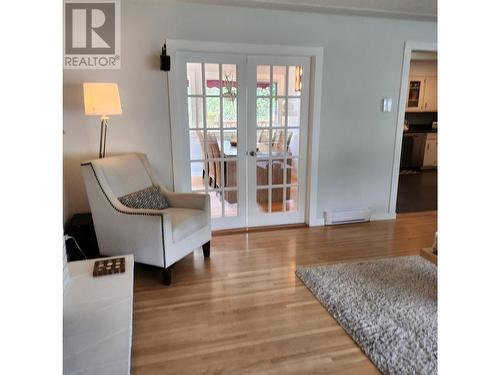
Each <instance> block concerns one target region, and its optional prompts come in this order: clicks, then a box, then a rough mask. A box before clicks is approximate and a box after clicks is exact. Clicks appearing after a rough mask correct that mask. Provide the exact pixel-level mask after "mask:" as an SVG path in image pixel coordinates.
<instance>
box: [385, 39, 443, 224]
mask: <svg viewBox="0 0 500 375" xmlns="http://www.w3.org/2000/svg"><path fill="white" fill-rule="evenodd" d="M412 51H426V52H437V43H426V42H410V41H407V42H405V49H404V55H403V68H402V70H401V86H400V87H401V89H400V91H399V108H398V122H397V125H396V134H395V136H394V156H393V159H392V160H393V164H392V180H391V193H390V197H389V216H390V217H392V218H395V217H396V203H397V199H398V183H399V166H400V163H401V147H402V145H403V131H404V122H405V112H406V96H407V93H408V81H409V77H410V63H411V53H412Z"/></svg>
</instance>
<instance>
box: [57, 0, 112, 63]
mask: <svg viewBox="0 0 500 375" xmlns="http://www.w3.org/2000/svg"><path fill="white" fill-rule="evenodd" d="M64 12H65V21H66V22H65V30H64V31H65V46H64V47H65V53H66V54H67V55H68V54H78V55H91V54H101V55H108V54H110V55H112V54H114V53H115V40H116V38H115V3H113V2H85V3H83V2H82V3H79V2H66V3H65V10H64Z"/></svg>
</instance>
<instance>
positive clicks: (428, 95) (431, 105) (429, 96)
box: [423, 76, 438, 112]
mask: <svg viewBox="0 0 500 375" xmlns="http://www.w3.org/2000/svg"><path fill="white" fill-rule="evenodd" d="M437 108H438V104H437V77H433V76H428V77H425V95H424V109H423V111H424V112H437V110H438V109H437Z"/></svg>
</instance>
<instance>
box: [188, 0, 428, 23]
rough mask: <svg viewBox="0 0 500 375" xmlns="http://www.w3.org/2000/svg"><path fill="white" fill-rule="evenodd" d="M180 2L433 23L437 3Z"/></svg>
mask: <svg viewBox="0 0 500 375" xmlns="http://www.w3.org/2000/svg"><path fill="white" fill-rule="evenodd" d="M180 1H181V2H182V1H184V2H191V3H201V4H215V5H231V6H242V7H252V8H267V9H282V10H293V11H302V12H318V13H332V14H347V15H355V16H371V17H386V18H399V19H409V20H419V21H436V20H437V0H180Z"/></svg>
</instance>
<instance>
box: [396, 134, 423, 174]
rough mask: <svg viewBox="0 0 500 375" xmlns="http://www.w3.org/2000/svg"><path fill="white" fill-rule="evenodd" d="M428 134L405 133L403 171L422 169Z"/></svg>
mask: <svg viewBox="0 0 500 375" xmlns="http://www.w3.org/2000/svg"><path fill="white" fill-rule="evenodd" d="M426 136H427V135H426V133H410V132H407V133H404V134H403V147H402V149H401V169H408V168H420V167H421V166H422V163H423V160H424V152H425V140H426Z"/></svg>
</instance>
